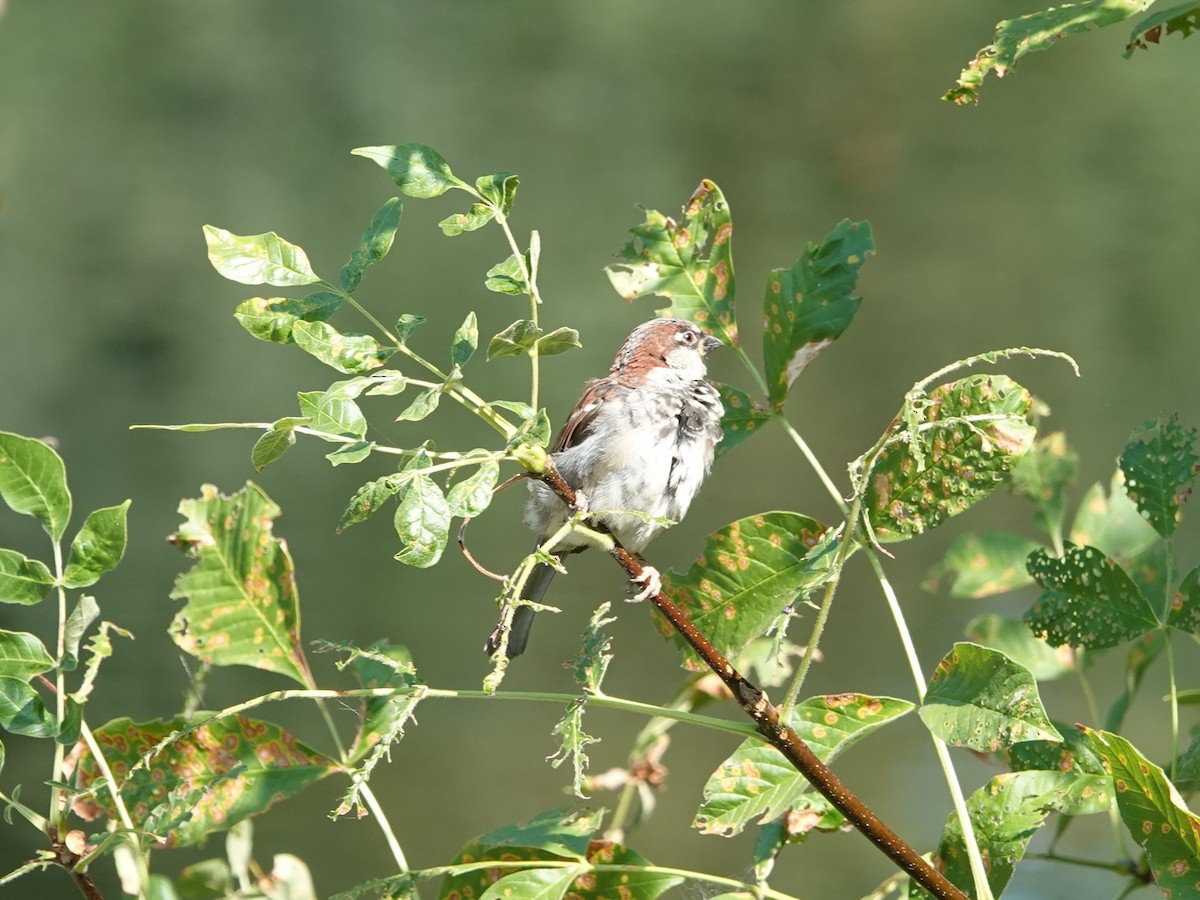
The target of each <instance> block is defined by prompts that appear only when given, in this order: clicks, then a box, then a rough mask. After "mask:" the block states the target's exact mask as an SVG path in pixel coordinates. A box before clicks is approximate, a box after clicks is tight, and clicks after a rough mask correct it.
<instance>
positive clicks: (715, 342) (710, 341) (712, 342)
mask: <svg viewBox="0 0 1200 900" xmlns="http://www.w3.org/2000/svg"><path fill="white" fill-rule="evenodd" d="M700 345H701V346H702V347H703V348H704V353H705V355H707V354H709V353H712V352H713V351H714V350H716V349H717V348H719V347H724V346H725V342H724V341H722V340H720V339H719V338H715V337H713V336H712V335H711V334H706V335H705V336H704V340H703V341H701V343H700Z"/></svg>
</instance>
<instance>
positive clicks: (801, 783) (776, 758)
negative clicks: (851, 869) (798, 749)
mask: <svg viewBox="0 0 1200 900" xmlns="http://www.w3.org/2000/svg"><path fill="white" fill-rule="evenodd" d="M912 708H913V705H912V704H911V703H909V702H908V701H907V700H896V699H894V698H891V697H870V696H867V695H866V694H834V695H830V696H825V697H811V698H809V699H808V700H805V701H804V702H802V703H800V704H797V706H796V708H795V710H794V711H793V714H792V718H791V719H789V720H788V725H790V726H791V727H792V728H794V729H795V730H796V733H797V734H798V735H800V737H801V738H802V739H803V740H804V742H805V743H806V744H808V745H809V747H811V748H812V750H813V752H814V753H816V754H817V756H818V757H820V759H821V761H822V762H825V763H828V762H830V761H832V760H833V759H834V758H835V757H836V756H837V755H838V754H839V753H841V752H842V751H843V750H845V749H846V748H847V747H849V746H851V745H853V744H854V743H855V742H856V741H858V740H860V739H862V738H863V737H866V736H867V735H868V734H870V733H871V732H872V731H875V730H876V729H877V728H880V727H881V726H883V725H886V724H887V723H889V722H891V721H893V720H895V719H897V718H899V717H900V716H903V715H905V714H906V713H907V712H909V711H910V710H911V709H912ZM811 790H812V787H811V785H810V784H809V783H808V781H807V780H806V779H805V778H804V776H803V775H801V774H800V773H799V772H798V771H797V770H796V768H795V766H793V765H792V764H791V763H789V762H788V761H787V760H785V759H784V758H783V754H782V753H780V752H779V751H778V750H776V749H775V748H774V747H771V746H770V745H768V744H764V743H763V742H762V741H760V740H755V739H751V740H747V741H744V742H743V743H742V744H741V746H739V747H738V748H737V750H735V751H734V752H733V755H732V756H730V757H729V758H728V759H726V760H725V761H724V762H723V763H721V765H720V766H719V767H718V768H717V770H716V771H715V772H713V774H712V775H710V776H709V778H708V782H707V783H706V784H705V785H704V802H703V803H702V804H701V805H700V809H699V810H698V811H697V812H696V818H695V820H694V821H693V822H692V827H693V828H696V829H699V830H700V831H702V832H704V833H705V834H722V835H734V834H738V833H740V832H741V831H742V829H744V828H745V827H746V825H748V824H750V823H751V822H754V821H758V820H760V819H761V820H769V819H773V818H776V817H777V816H779V815H781V814H782V813H783V812H785V811H786V810H788V809H790V808H791V807H792V806H793V805H794V804H795V803H796V802H797V799H798V798H799V797H800V795H801V794H803V793H805V792H806V791H811Z"/></svg>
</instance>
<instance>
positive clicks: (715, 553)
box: [659, 512, 829, 671]
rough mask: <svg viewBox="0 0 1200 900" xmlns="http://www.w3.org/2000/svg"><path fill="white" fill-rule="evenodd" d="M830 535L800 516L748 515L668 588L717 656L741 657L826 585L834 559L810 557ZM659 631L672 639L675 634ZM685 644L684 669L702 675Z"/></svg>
mask: <svg viewBox="0 0 1200 900" xmlns="http://www.w3.org/2000/svg"><path fill="white" fill-rule="evenodd" d="M824 533H825V526H823V525H821V524H820V523H819V522H816V521H815V520H813V519H810V518H808V517H807V516H801V515H798V514H797V513H791V512H767V513H761V514H759V515H756V516H747V517H746V518H744V519H739V520H738V521H736V522H733V523H732V524H730V525H727V526H725V527H724V528H722V529H720V530H718V531H715V532H713V533H712V534H710V535H709V536H708V538H707V539H706V541H705V545H704V550H703V551H702V552H701V554H700V556H699V557H698V558H697V559H696V561H695V562H694V563H693V564H692V566H691V568H689V569H688V570H687V572H684V573H682V574H681V573H678V572H674V571H672V572H668V573H667V575H666V577H665V578H664V579H663V589H664V591H665V592H666V594H667V596H668V597H669V598H670V599H671V600H672V601H673V602H674V603H677V604H679V605H680V606H682V607H683V609H684V610H685V611H686V612H687V614H688V617H689V618H690V619H691V620H692V624H694V625H695V626H696V627H697V628H698V629H699V630H700V631H701V632H702V633H703V634H704V635H705V636H706V637H708V639H709V640H710V641H711V642H712V644H713V646H714V647H716V648H717V650H718V652H720V653H721V654H723V655H724V656H726V657H729V656H734V655H736V654H737V653H739V652H741V650H742V649H743V648H745V647H746V646H747V645H748V644H749V643H750V642H751V641H752V640H754V639H755V638H757V637H759V636H760V635H762V634H764V633H766V631H767V628H768V626H769V625H770V624H771V622H773V621H774V620H775V618H776V617H777V616H778V615H779V614H780V613H781V612H783V611H784V609H786V608H787V607H788V606H789V605H791V604H792V603H793V602H795V601H796V600H797V597H798V596H799V595H801V594H803V593H804V592H806V591H808V590H811V589H812V588H813V587H815V586H816V585H817V584H818V583H820V582H821V581H823V580H824V579H825V577H826V576H827V566H828V563H829V560H828V558H826V557H824V556H817V557H815V558H813V557H812V556H811V555H810V551H811V550H812V548H813V547H814V546H816V545H817V542H818V541H819V540H820V538H821V536H822V535H823V534H824ZM659 624H660V627H661V629H662V631H663V634H664V635H665V636H671V635H674V634H675V630H674V629H673V628H671V627H670V626H669V625H668V624H667V623H666V622H665V621H662V620H660V623H659ZM678 643H679V646H680V647H681V649H684V651H685V653H686V654H687V656H686V658H685V661H684V666H685V667H686V668H691V669H696V670H697V671H698V670H699V668H700V664H699V662H698V661H697V660H696V658H695V656H694V655H693V654H692V651H691V650H690V649H688V648H686V645H685V644H684V643H683V642H682V640H678Z"/></svg>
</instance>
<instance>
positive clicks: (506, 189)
mask: <svg viewBox="0 0 1200 900" xmlns="http://www.w3.org/2000/svg"><path fill="white" fill-rule="evenodd" d="M520 184H521V179H519V178H517V176H516V175H513V174H512V173H510V172H497V173H496V174H495V175H480V176H479V177H478V178H476V179H475V190H477V191H479V193H480V194H482V195H483V197H484V198H486V199H487V201H488V202H489V203H491V204H492V205H493V206H496V207H499V209H500V212H502V213H504V215H506V216H507V215H508V214H509V213H510V212H512V207H513V202H514V201H515V200H516V199H517V188H518V187H519V186H520Z"/></svg>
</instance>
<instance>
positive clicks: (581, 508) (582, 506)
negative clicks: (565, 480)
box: [571, 490, 588, 515]
mask: <svg viewBox="0 0 1200 900" xmlns="http://www.w3.org/2000/svg"><path fill="white" fill-rule="evenodd" d="M571 509H573V510H575V512H577V513H583V514H584V515H587V511H588V498H587V494H585V493H584V492H583V491H580V490H576V491H575V502H574V503H572V504H571Z"/></svg>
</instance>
